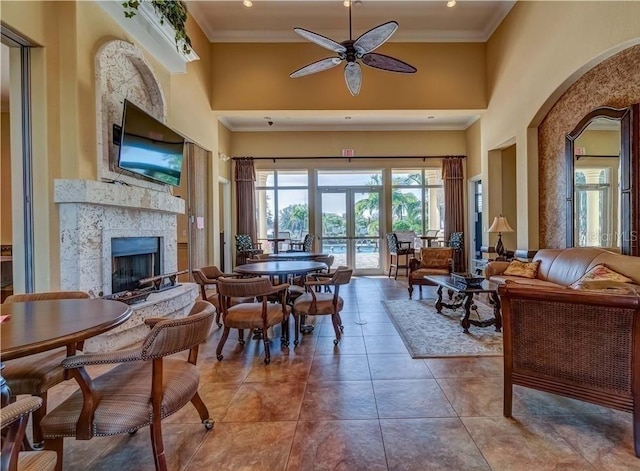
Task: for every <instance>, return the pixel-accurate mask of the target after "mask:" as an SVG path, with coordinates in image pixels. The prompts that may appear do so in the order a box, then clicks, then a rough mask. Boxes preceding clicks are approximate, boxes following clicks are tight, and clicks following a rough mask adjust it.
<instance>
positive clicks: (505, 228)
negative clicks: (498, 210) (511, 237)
mask: <svg viewBox="0 0 640 471" xmlns="http://www.w3.org/2000/svg"><path fill="white" fill-rule="evenodd" d="M487 232H514V230H513V228H512V227H511V226H510V225H509V222H508V221H507V218H506V217H504V216H503V215H502V214H501V215H500V216H497V217H495V218H493V224H491V227H490V228H489V230H488V231H487Z"/></svg>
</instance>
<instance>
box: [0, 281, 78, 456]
mask: <svg viewBox="0 0 640 471" xmlns="http://www.w3.org/2000/svg"><path fill="white" fill-rule="evenodd" d="M87 298H89V295H88V294H87V293H85V292H84V291H53V292H44V293H27V294H13V295H11V296H8V297H7V299H5V301H4V302H5V303H7V304H8V303H17V302H28V301H47V300H51V299H87ZM66 357H67V349H66V348H58V349H56V350H50V351H47V352H42V353H37V354H35V355H30V356H28V357H24V358H17V359H15V360H10V361H7V362H5V364H4V365H5V366H4V369H3V370H2V376H3V377H4V378H5V379H6V380H7V384H8V386H9V389H10V390H11V394H12V398H15V397H16V396H19V395H21V394H29V395H31V396H38V397H40V398H41V399H42V406H41V407H39V408H37V409H36V410H34V412H33V416H32V423H31V427H32V430H33V447H34V448H41V447H42V445H43V441H44V439H43V438H42V430H41V428H40V421H41V420H42V418H43V417H44V415H45V414H46V413H47V391H48V390H49V389H51V388H52V387H53V386H55V385H56V384H59V383H61V382H63V381H64V380H66V379H68V375H66V373H65V370H64V368H63V367H62V360H64V359H65V358H66Z"/></svg>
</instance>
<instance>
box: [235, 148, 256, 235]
mask: <svg viewBox="0 0 640 471" xmlns="http://www.w3.org/2000/svg"><path fill="white" fill-rule="evenodd" d="M235 162H236V169H235V181H236V211H237V214H236V216H237V218H236V220H237V221H238V225H237V231H236V234H248V235H249V236H250V237H251V240H252V241H253V242H254V243H255V242H256V192H255V186H256V185H255V181H256V171H255V168H254V167H253V159H252V158H250V157H247V158H242V159H238V160H236V161H235Z"/></svg>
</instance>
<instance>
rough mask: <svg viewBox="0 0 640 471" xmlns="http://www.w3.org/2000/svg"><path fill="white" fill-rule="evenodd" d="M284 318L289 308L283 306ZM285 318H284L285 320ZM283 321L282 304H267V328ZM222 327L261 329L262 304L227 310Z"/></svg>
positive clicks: (241, 305)
mask: <svg viewBox="0 0 640 471" xmlns="http://www.w3.org/2000/svg"><path fill="white" fill-rule="evenodd" d="M284 308H285V311H286V315H285V316H286V317H288V316H289V311H290V307H289V306H285V307H284ZM286 317H285V318H286ZM282 321H283V314H282V304H274V303H267V326H272V325H276V324H280V323H281V322H282ZM224 325H225V326H227V327H231V328H232V329H255V328H259V327H262V303H242V304H238V305H236V306H232V307H230V308H229V309H228V310H227V316H226V317H225V318H224Z"/></svg>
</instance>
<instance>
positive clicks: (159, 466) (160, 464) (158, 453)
mask: <svg viewBox="0 0 640 471" xmlns="http://www.w3.org/2000/svg"><path fill="white" fill-rule="evenodd" d="M160 423H161V419H160V417H154V419H153V421H152V422H151V425H150V427H149V432H150V433H151V447H152V448H153V460H154V461H155V464H156V471H167V458H166V456H165V454H164V444H163V443H162V427H161V425H160Z"/></svg>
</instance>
